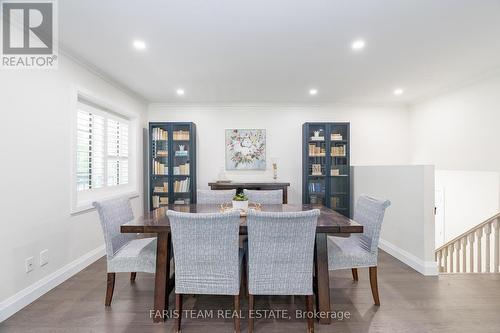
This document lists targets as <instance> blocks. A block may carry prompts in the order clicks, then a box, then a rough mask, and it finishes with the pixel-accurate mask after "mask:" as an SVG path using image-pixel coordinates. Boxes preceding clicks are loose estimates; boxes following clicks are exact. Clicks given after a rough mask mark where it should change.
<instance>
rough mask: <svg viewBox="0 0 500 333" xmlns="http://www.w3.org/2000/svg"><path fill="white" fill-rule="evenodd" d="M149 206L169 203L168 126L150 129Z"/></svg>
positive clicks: (156, 206)
mask: <svg viewBox="0 0 500 333" xmlns="http://www.w3.org/2000/svg"><path fill="white" fill-rule="evenodd" d="M150 135H151V189H150V190H151V206H152V208H153V209H154V208H159V207H161V206H165V205H168V203H169V199H168V197H169V188H168V185H169V184H168V172H169V171H168V169H169V163H168V160H169V158H168V157H169V156H168V155H169V153H168V151H169V149H168V128H167V127H166V126H155V127H153V128H152V129H151V134H150Z"/></svg>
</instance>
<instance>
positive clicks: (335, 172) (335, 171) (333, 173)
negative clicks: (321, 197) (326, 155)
mask: <svg viewBox="0 0 500 333" xmlns="http://www.w3.org/2000/svg"><path fill="white" fill-rule="evenodd" d="M330 176H340V170H339V169H331V170H330Z"/></svg>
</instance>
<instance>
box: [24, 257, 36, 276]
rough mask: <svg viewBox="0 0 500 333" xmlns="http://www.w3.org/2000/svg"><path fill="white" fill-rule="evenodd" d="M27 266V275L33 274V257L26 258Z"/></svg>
mask: <svg viewBox="0 0 500 333" xmlns="http://www.w3.org/2000/svg"><path fill="white" fill-rule="evenodd" d="M25 265H26V273H29V272H31V271H32V270H33V268H34V267H33V257H29V258H26V261H25Z"/></svg>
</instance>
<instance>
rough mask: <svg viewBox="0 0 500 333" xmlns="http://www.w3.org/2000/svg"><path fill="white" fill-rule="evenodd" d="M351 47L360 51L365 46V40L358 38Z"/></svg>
mask: <svg viewBox="0 0 500 333" xmlns="http://www.w3.org/2000/svg"><path fill="white" fill-rule="evenodd" d="M351 48H352V49H353V50H355V51H360V50H362V49H364V48H365V41H364V40H362V39H357V40H355V41H354V42H352V44H351Z"/></svg>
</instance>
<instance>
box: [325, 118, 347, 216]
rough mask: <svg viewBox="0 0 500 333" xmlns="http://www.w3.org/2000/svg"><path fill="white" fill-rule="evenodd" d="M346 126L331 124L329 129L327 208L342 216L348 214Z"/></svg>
mask: <svg viewBox="0 0 500 333" xmlns="http://www.w3.org/2000/svg"><path fill="white" fill-rule="evenodd" d="M348 135H349V133H348V125H345V124H338V125H337V124H332V125H331V128H330V133H329V138H328V140H329V141H330V152H329V153H330V154H329V158H330V163H329V166H330V170H328V177H329V187H330V188H329V198H328V200H329V202H328V206H329V207H330V208H332V209H334V210H336V211H338V212H339V213H342V214H344V215H348V214H349V205H350V200H349V195H350V194H349V191H350V181H349V172H350V168H349V141H348V140H349V138H348Z"/></svg>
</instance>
